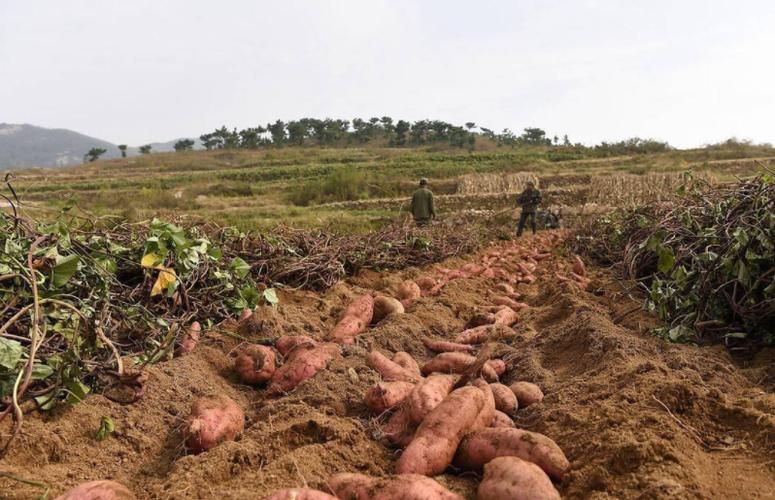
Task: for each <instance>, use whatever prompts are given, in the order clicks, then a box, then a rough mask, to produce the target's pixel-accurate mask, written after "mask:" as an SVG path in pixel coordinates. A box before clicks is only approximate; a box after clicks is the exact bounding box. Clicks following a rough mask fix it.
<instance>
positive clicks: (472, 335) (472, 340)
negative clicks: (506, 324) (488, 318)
mask: <svg viewBox="0 0 775 500" xmlns="http://www.w3.org/2000/svg"><path fill="white" fill-rule="evenodd" d="M491 331H492V328H490V325H481V326H476V327H474V328H469V329H468V330H463V331H462V332H461V333H460V334H458V336H457V337H455V342H459V343H461V344H484V343H485V342H487V341H488V340H489V338H490V333H491Z"/></svg>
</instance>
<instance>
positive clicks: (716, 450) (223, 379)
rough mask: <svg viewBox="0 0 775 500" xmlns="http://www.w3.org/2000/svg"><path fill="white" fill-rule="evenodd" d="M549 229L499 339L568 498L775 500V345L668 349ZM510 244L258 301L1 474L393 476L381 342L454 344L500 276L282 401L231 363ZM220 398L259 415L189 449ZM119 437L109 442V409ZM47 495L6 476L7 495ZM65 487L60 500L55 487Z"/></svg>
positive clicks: (238, 489)
mask: <svg viewBox="0 0 775 500" xmlns="http://www.w3.org/2000/svg"><path fill="white" fill-rule="evenodd" d="M560 236H561V234H559V233H553V232H547V233H540V234H539V237H537V238H534V237H528V238H525V239H524V240H522V241H521V242H519V243H518V244H517V245H521V246H523V247H524V248H526V249H530V250H531V251H535V250H541V249H546V248H550V247H551V248H552V249H553V255H552V256H551V258H549V259H547V260H546V261H543V262H542V263H541V266H539V270H538V271H537V272H536V277H537V280H536V281H535V282H534V283H532V284H521V285H519V286H518V292H519V293H521V294H522V299H520V300H522V301H524V302H526V303H528V304H529V305H530V307H529V308H528V309H524V310H522V311H521V312H520V319H519V321H518V322H517V324H516V325H515V326H514V327H513V329H514V335H515V337H514V338H513V339H512V340H509V341H507V342H505V343H502V344H498V345H497V347H496V350H495V354H496V356H498V357H501V358H502V359H504V360H506V361H507V365H508V370H507V372H506V373H505V374H504V376H503V377H502V378H503V381H504V383H507V384H509V383H512V382H514V381H517V380H527V381H531V382H534V383H537V384H539V385H540V386H541V387H542V389H543V390H544V393H545V394H546V397H545V399H544V400H543V402H542V403H539V404H536V405H533V406H530V407H528V408H526V409H521V410H519V411H518V412H517V416H516V417H515V421H516V424H517V426H518V427H521V428H525V429H528V430H532V431H536V432H540V433H543V434H545V435H547V436H549V437H550V438H552V439H554V440H555V441H556V442H557V443H558V444H559V446H560V447H561V448H562V449H563V450H564V452H565V454H566V455H567V456H568V458H569V460H570V461H571V464H572V466H571V467H572V468H571V471H570V472H569V473H568V474H567V476H566V478H565V479H564V481H563V482H562V483H560V484H558V485H557V487H558V489H559V491H560V492H561V493H562V495H563V497H566V498H596V499H609V498H762V499H763V498H775V450H774V449H773V443H775V396H773V393H772V389H773V381H774V376H775V373H773V352H772V351H769V352H763V353H761V354H760V355H759V357H758V358H757V359H754V360H752V361H749V362H747V363H746V364H745V365H742V364H741V363H739V362H736V361H734V360H733V359H732V358H730V356H729V354H728V353H727V352H726V351H725V350H724V349H723V348H721V347H715V348H697V347H691V346H684V345H670V344H666V343H664V342H663V341H661V340H659V339H656V338H654V337H652V336H650V335H649V333H648V331H649V328H650V327H651V326H653V325H654V324H655V320H654V318H652V317H650V316H648V315H646V314H645V313H642V312H639V311H638V312H634V313H632V312H631V313H629V314H625V313H627V312H628V311H631V310H632V308H633V305H634V304H635V303H634V302H633V301H632V300H630V299H628V298H627V297H626V295H625V293H624V292H623V291H622V287H621V285H620V284H619V283H618V282H617V281H616V280H615V279H614V278H613V276H612V275H611V274H610V273H609V272H608V271H606V270H601V269H595V268H591V267H590V268H589V269H588V272H589V275H590V277H591V278H592V282H591V285H590V287H589V289H590V290H591V291H590V292H588V291H582V290H579V289H578V288H577V287H575V286H573V285H567V284H566V285H563V284H562V283H561V282H559V281H558V280H557V279H556V277H555V273H556V272H558V271H559V272H562V273H564V272H567V271H566V268H567V267H569V265H570V262H571V259H570V256H569V255H567V254H563V253H562V252H563V250H562V249H561V247H559V246H558V241H559V239H560ZM508 245H512V244H511V243H499V244H496V245H495V246H492V247H489V248H486V249H484V250H482V252H480V253H479V254H477V255H473V256H470V257H467V258H457V259H451V260H450V261H447V262H445V263H443V265H437V266H432V267H429V268H425V269H408V270H406V271H404V272H400V273H376V272H364V273H362V274H360V275H359V276H357V277H355V278H353V279H351V280H349V281H347V282H343V283H340V284H339V285H337V286H335V287H334V288H332V289H330V290H329V291H328V292H326V293H325V294H322V295H321V294H315V293H312V292H304V291H284V292H281V294H280V300H281V305H280V306H279V307H277V308H275V309H271V308H265V309H260V310H258V311H257V312H256V313H255V314H254V315H253V316H252V317H251V318H250V319H249V320H247V321H246V322H243V324H241V325H239V326H237V325H236V324H227V325H222V329H221V330H213V331H211V332H209V333H208V335H207V336H206V340H205V342H204V343H203V344H200V346H199V347H198V348H197V349H196V350H195V351H194V352H193V353H191V354H189V355H186V356H183V357H180V358H175V359H173V360H171V361H168V362H164V363H161V364H158V365H156V366H153V367H151V368H150V369H149V380H148V382H147V384H146V387H145V397H144V398H143V399H141V400H140V401H138V402H137V403H135V404H132V405H121V404H117V403H114V402H112V401H110V400H108V399H107V398H105V397H104V396H101V395H93V396H90V397H89V398H87V400H86V401H85V402H83V403H81V404H78V405H76V406H74V407H71V408H69V409H66V410H64V411H60V412H58V413H57V414H56V415H53V416H51V417H48V418H41V417H36V416H31V417H29V418H27V419H26V421H25V426H24V428H23V435H22V436H21V437H20V438H19V439H17V440H16V441H15V442H14V444H13V447H12V449H11V450H10V452H9V454H8V455H7V456H6V458H4V459H3V460H0V470H6V471H9V472H11V473H14V474H17V475H19V476H23V477H28V478H31V479H35V480H39V481H45V482H47V483H48V484H50V485H51V486H52V488H53V493H54V494H59V493H61V492H62V491H64V490H65V489H67V488H70V487H72V486H74V485H76V484H78V483H81V482H83V481H86V480H92V479H106V478H110V479H115V480H117V481H120V482H122V483H124V484H125V485H127V486H128V487H129V488H130V489H132V490H133V491H134V492H135V493H136V494H137V495H138V497H139V498H222V499H226V498H261V497H262V496H264V495H266V494H268V493H270V492H271V491H273V490H275V489H277V488H283V487H292V486H300V485H304V484H308V485H309V486H310V487H316V488H320V489H324V490H325V489H326V480H327V478H329V477H330V476H331V475H332V474H334V473H337V472H362V473H366V474H373V475H380V474H386V473H391V472H392V470H393V467H394V464H395V461H396V459H397V457H398V455H399V452H398V451H396V450H394V449H391V448H389V447H387V446H385V445H384V444H382V443H381V442H380V440H379V438H380V427H381V424H382V423H383V421H382V420H381V419H378V418H374V417H373V416H372V415H370V414H369V413H368V411H367V409H366V408H365V406H364V404H363V394H364V393H365V392H366V390H367V389H368V388H369V387H370V386H372V385H373V384H374V383H376V382H377V381H378V380H379V377H378V375H377V374H376V373H375V372H374V371H372V370H371V369H370V368H368V367H367V366H366V363H365V359H364V358H365V354H366V353H367V352H369V350H371V349H377V350H380V351H382V352H383V353H386V354H387V353H393V352H396V351H401V350H403V351H407V352H409V353H410V354H411V355H412V356H414V357H415V358H416V359H417V360H418V361H420V362H422V361H424V360H427V359H429V358H430V357H432V353H430V352H429V351H428V350H427V349H426V348H425V347H424V345H423V343H422V338H423V336H428V335H430V336H437V337H448V338H451V337H453V336H454V335H455V334H456V333H458V332H460V331H461V330H462V329H463V328H464V326H465V325H466V323H467V322H468V321H469V320H470V319H471V318H472V317H473V316H474V315H475V314H477V313H478V312H481V311H482V310H484V309H486V308H487V307H488V306H490V305H491V301H492V298H493V296H494V295H495V294H496V292H495V286H496V284H497V283H498V282H499V280H497V279H492V278H489V279H488V278H485V277H482V276H477V277H469V278H466V279H458V280H454V281H451V282H450V283H449V284H448V285H447V286H445V287H444V288H443V289H442V290H441V292H440V293H439V294H438V295H436V296H427V297H423V298H421V299H418V300H417V301H416V302H415V303H414V304H413V305H412V306H411V307H409V309H408V310H407V313H406V314H403V315H398V316H392V317H389V318H387V319H386V320H384V321H382V322H381V323H379V324H378V325H376V326H375V327H373V328H371V329H369V330H368V331H367V332H366V333H365V334H363V335H361V336H360V337H358V341H357V342H356V344H355V345H353V346H346V347H344V348H343V358H342V359H341V360H338V361H334V362H332V363H331V364H330V365H329V367H328V369H326V370H323V371H321V372H319V373H318V374H317V375H316V376H315V377H314V378H313V379H310V380H308V381H306V382H304V383H302V384H301V385H299V387H297V388H296V390H295V391H293V392H292V393H291V394H289V395H286V396H284V397H282V398H279V399H277V400H267V399H265V398H264V391H263V390H262V389H255V388H251V387H247V386H244V385H240V384H239V383H238V382H237V380H236V378H235V376H234V374H233V372H232V369H231V366H232V362H233V356H234V353H235V351H236V349H237V348H238V347H239V341H237V340H235V339H234V337H233V336H231V335H229V334H227V333H226V332H227V331H239V332H240V333H242V334H244V335H246V336H248V337H249V338H251V339H253V340H258V339H272V338H276V337H279V336H280V335H295V334H304V335H310V336H313V337H315V338H320V339H323V338H325V336H326V334H327V332H328V331H329V330H330V328H331V327H332V325H333V323H334V321H335V319H336V318H337V317H338V315H339V313H340V312H341V310H342V309H343V307H344V305H345V304H347V303H348V301H350V300H351V299H352V298H353V297H355V296H357V295H358V294H360V293H364V292H367V291H376V292H379V293H386V294H389V293H391V291H393V290H395V288H396V287H397V286H398V285H399V284H400V283H401V282H402V281H403V280H405V279H414V278H417V277H419V276H424V275H438V273H439V269H441V268H442V267H445V268H451V269H458V268H461V267H462V266H464V265H465V264H470V263H472V262H473V263H481V262H482V261H483V260H484V258H485V257H484V256H485V255H491V254H492V252H494V251H498V250H501V249H503V248H505V247H507V246H508ZM213 393H222V394H226V395H228V396H230V397H231V398H233V399H234V400H235V401H237V402H238V403H239V404H240V405H241V406H242V407H243V408H244V409H245V413H246V415H247V418H248V422H247V425H246V430H245V432H244V433H243V435H242V437H241V438H240V439H239V440H237V441H235V442H228V443H224V444H222V445H220V446H218V447H216V448H214V449H212V450H210V451H208V452H205V453H202V454H199V455H185V454H184V452H183V451H184V450H183V449H182V447H181V444H180V443H181V437H180V434H179V428H180V424H181V422H182V419H183V418H184V417H185V416H186V415H187V413H188V410H189V408H190V405H191V402H192V400H193V399H194V398H196V397H198V396H204V395H208V394H213ZM102 416H110V417H111V418H112V419H113V420H114V422H115V424H116V433H115V434H113V436H111V437H110V438H109V439H106V440H104V441H101V442H97V441H95V440H94V439H93V433H94V432H95V430H96V429H97V428H98V427H99V422H100V418H101V417H102ZM437 480H438V481H439V482H441V483H442V484H444V485H445V486H447V487H448V488H450V489H453V490H456V491H458V492H460V493H462V494H463V495H465V496H467V497H468V498H473V497H474V495H475V488H476V484H477V478H476V477H475V476H473V475H470V474H461V475H458V474H455V473H453V472H451V473H448V474H444V475H442V476H439V477H437ZM36 493H37V494H39V492H38V491H37V490H36V489H35V488H33V487H31V486H26V485H22V484H19V483H15V482H11V481H9V480H6V479H0V498H8V499H26V498H34V497H35V495H36ZM53 496H55V495H52V497H53Z"/></svg>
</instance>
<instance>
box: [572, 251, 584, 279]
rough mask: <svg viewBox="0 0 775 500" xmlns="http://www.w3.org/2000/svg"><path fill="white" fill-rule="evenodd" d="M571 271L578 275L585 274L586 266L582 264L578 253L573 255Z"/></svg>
mask: <svg viewBox="0 0 775 500" xmlns="http://www.w3.org/2000/svg"><path fill="white" fill-rule="evenodd" d="M572 270H573V272H574V273H576V274H577V275H579V276H586V275H587V266H585V265H584V261H583V260H581V257H579V256H578V255H574V256H573V268H572Z"/></svg>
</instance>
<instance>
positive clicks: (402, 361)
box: [393, 351, 420, 377]
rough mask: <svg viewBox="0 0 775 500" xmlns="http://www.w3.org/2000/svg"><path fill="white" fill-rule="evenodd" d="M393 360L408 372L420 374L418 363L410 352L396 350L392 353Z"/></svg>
mask: <svg viewBox="0 0 775 500" xmlns="http://www.w3.org/2000/svg"><path fill="white" fill-rule="evenodd" d="M393 362H394V363H395V364H397V365H399V366H401V367H403V368H405V369H407V370H409V371H410V372H412V373H414V374H416V375H417V376H418V377H419V376H420V365H418V364H417V361H415V360H414V358H413V357H412V355H411V354H409V353H408V352H404V351H398V352H397V353H395V354H394V355H393Z"/></svg>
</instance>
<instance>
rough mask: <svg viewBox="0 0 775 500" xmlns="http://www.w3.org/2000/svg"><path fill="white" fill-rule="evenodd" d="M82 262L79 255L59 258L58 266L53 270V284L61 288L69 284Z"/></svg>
mask: <svg viewBox="0 0 775 500" xmlns="http://www.w3.org/2000/svg"><path fill="white" fill-rule="evenodd" d="M80 260H81V259H80V257H78V255H77V254H72V255H68V256H66V257H59V258H57V263H56V265H55V266H54V267H53V268H52V269H51V284H52V285H54V287H55V288H59V287H61V286H63V285H64V284H65V283H67V282H68V281H69V280H70V278H72V277H73V275H74V274H75V272H76V271H77V270H78V263H79V262H80Z"/></svg>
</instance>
